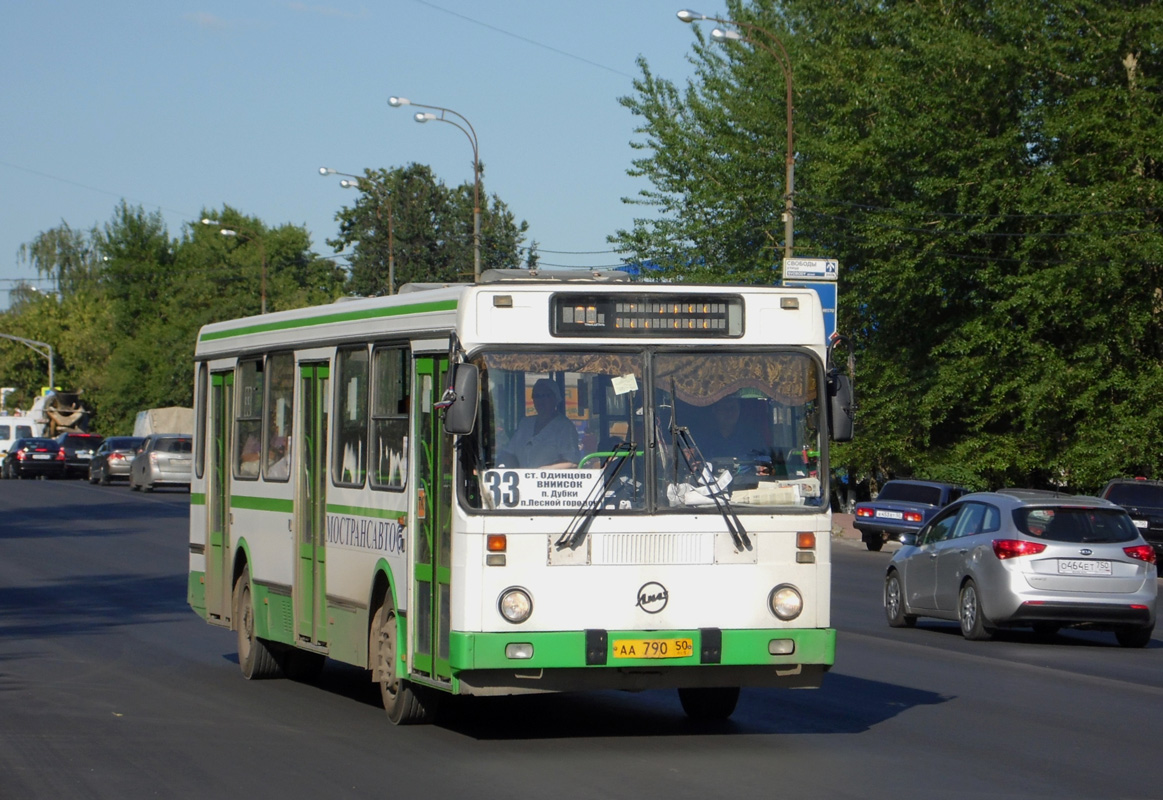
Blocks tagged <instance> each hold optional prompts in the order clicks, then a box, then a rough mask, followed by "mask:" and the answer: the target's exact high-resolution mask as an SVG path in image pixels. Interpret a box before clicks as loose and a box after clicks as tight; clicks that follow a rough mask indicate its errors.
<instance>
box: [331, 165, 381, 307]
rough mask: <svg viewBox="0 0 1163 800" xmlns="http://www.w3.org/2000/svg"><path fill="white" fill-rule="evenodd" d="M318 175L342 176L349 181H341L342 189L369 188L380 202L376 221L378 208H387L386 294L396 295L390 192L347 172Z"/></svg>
mask: <svg viewBox="0 0 1163 800" xmlns="http://www.w3.org/2000/svg"><path fill="white" fill-rule="evenodd" d="M319 174H320V175H323V176H324V177H326V176H328V175H343V176H344V177H346V178H351V180H342V181H340V182H339V185H340V186H341V187H342V188H344V189H359V190H360V191H367V189H368V188H369V187H370V188H371V189H372V191H374V192H375V193H376V195H377V196H378V197H379V199H380V202H379V203H377V204H376V219H377V220H381V219H382V217H381V216H380V207H381V206H383V205H386V206H387V207H388V294H395V293H396V254H395V236H394V234H393V232H392V228H393V227H394V226H393V223H392V198H391V192H384V193H382V194H381V193H380V189H379V186H377V185H376V184H375V183H372V182H371V181H369V180H367V179H366V178H361V177H360V176H358V175H352V174H350V173H348V172H339V171H338V170H334V169H331V167H320V168H319Z"/></svg>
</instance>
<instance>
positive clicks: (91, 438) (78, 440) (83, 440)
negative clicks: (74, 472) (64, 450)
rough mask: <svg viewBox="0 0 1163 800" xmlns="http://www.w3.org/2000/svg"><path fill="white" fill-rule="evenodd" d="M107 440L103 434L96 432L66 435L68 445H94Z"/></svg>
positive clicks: (95, 446) (65, 443)
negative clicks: (99, 434)
mask: <svg viewBox="0 0 1163 800" xmlns="http://www.w3.org/2000/svg"><path fill="white" fill-rule="evenodd" d="M104 440H105V437H103V436H96V435H94V434H71V435H69V436H66V437H65V440H64V442H62V444H64V445H65V446H66V447H93V448H97V447H100V446H101V442H103V441H104Z"/></svg>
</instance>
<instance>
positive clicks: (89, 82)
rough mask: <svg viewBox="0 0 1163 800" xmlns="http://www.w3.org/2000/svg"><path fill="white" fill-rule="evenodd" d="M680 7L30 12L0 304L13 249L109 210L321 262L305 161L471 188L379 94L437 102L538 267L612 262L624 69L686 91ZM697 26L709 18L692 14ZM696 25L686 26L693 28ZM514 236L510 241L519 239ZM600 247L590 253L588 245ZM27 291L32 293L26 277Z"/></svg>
mask: <svg viewBox="0 0 1163 800" xmlns="http://www.w3.org/2000/svg"><path fill="white" fill-rule="evenodd" d="M683 7H685V5H684V0H586V2H573V1H572V0H568V1H567V0H432V2H429V1H428V0H388V1H387V2H368V0H320V2H318V3H315V2H291V1H289V0H230V1H229V2H226V1H225V0H179V2H173V1H172V0H163V1H162V2H159V1H158V0H112V1H111V2H107V3H96V2H89V1H88V0H86V1H84V2H83V1H82V0H36V1H35V2H20V3H10V4H7V5H6V7H5V13H4V24H3V26H2V32H0V64H2V67H0V72H2V75H3V80H0V105H2V107H3V109H4V117H5V120H4V124H3V125H2V126H0V197H2V205H0V308H3V307H6V306H7V304H8V290H9V289H10V288H12V286H13V285H14V283H13V281H14V280H19V279H26V280H29V281H34V280H35V279H36V278H37V275H36V272H35V270H34V269H33V268H32V267H31V265H29V264H27V263H21V262H20V261H18V259H17V250H18V248H19V247H20V245H21V244H22V243H26V242H30V241H32V240H33V238H34V237H35V236H36V235H37V234H38V233H40V232H42V231H45V230H48V229H50V228H53V227H55V226H57V225H60V224H61V222H62V221H64V222H67V223H68V224H69V225H70V226H72V227H74V228H81V229H88V228H89V227H91V226H93V225H104V224H105V223H106V222H107V221H108V220H109V219H110V218H111V217H112V214H113V211H114V208H115V207H116V205H117V203H118V202H119V201H120V200H121V199H122V198H124V199H125V200H126V201H127V202H128V203H129V204H130V205H134V206H136V205H140V206H142V207H144V208H145V209H146V210H147V211H154V210H158V211H160V212H161V213H162V214H163V216H164V218H165V221H166V224H167V226H168V228H169V232H170V235H171V236H174V237H176V236H179V235H180V234H181V232H182V229H183V226H184V225H186V224H188V223H190V222H192V221H194V220H196V219H197V218H198V216H199V212H200V211H201V210H202V209H203V208H207V209H220V208H221V207H222V205H223V204H224V203H225V204H229V205H231V206H232V207H235V208H237V209H239V210H240V211H242V212H243V213H245V214H249V215H254V216H257V217H259V218H260V219H262V220H263V221H264V222H265V223H267V224H270V225H278V224H282V223H293V224H298V225H304V226H305V227H306V228H307V230H308V231H309V232H310V234H311V236H312V240H313V244H314V248H315V250H316V251H317V252H319V253H321V254H330V253H331V252H332V251H331V249H330V248H329V247H328V246H327V245H326V240H327V239H328V238H330V237H333V236H334V235H335V234H336V232H337V226H336V223H335V213H336V211H338V209H339V208H340V207H341V206H343V205H345V204H347V205H349V204H351V203H352V202H353V201H354V199H355V198H354V195H352V194H350V193H348V192H345V191H344V190H343V189H341V188H340V187H339V180H338V179H337V178H336V177H334V176H333V177H330V178H323V177H321V176H320V175H319V172H318V170H319V167H321V166H329V167H332V168H334V169H337V170H339V171H341V172H352V173H359V172H361V171H362V170H363V169H365V168H367V167H373V168H380V167H383V168H389V169H390V168H394V167H399V166H403V165H405V164H408V163H411V162H419V163H422V164H429V165H431V166H432V168H433V169H434V170H435V172H436V174H437V176H438V177H439V178H440V179H441V180H443V181H444V182H445V183H446V184H448V185H456V184H460V183H462V182H465V181H469V180H471V179H472V148H471V145H470V144H469V140H468V138H467V137H466V136H465V135H464V134H463V133H461V132H460V131H458V130H457V129H456V128H454V127H452V126H451V125H444V124H439V123H428V124H425V125H420V124H417V123H416V122H414V121H413V119H412V114H413V113H414V112H415V109H412V110H411V111H409V110H408V109H406V108H399V109H394V108H391V107H390V106H388V104H387V98H388V97H389V96H392V95H399V96H403V97H407V98H409V99H411V100H413V101H415V102H418V103H426V104H429V105H437V106H444V107H446V108H451V109H454V110H456V111H458V112H460V113H461V114H463V115H464V116H465V117H467V118H468V119H469V121H470V122H471V123H472V125H473V127H474V128H475V129H476V132H477V136H478V138H479V141H480V154H481V161H482V162H483V163H484V165H485V171H486V174H485V181H486V187H487V190H488V191H489V192H490V193H495V194H497V195H499V196H500V197H501V198H502V199H503V200H504V201H505V202H506V203H508V204H509V207H510V209H511V210H512V211H513V213H514V214H515V215H516V217H517V219H519V220H520V219H524V220H526V221H528V223H529V239H530V240H532V239H536V240H537V242H538V243H539V245H540V247H541V250H542V260H543V263H545V264H546V265H560V266H576V267H591V266H610V265H614V264H616V263H618V259H617V257H616V255H615V254H613V253H611V252H608V251H609V250H610V246H609V244H607V242H606V236H607V235H609V234H611V233H613V232H614V231H615V230H616V229H618V228H627V227H629V226H630V225H631V223H632V220H633V218H634V216H636V215H638V216H641V215H642V209H641V207H637V208H636V207H633V206H628V205H626V204H624V203H622V202H621V198H622V197H625V196H630V195H633V194H635V193H637V192H638V191H639V190H640V189H643V188H647V184H645V183H644V182H643V181H641V180H634V179H631V178H630V177H629V176H627V174H626V171H627V169H628V168H629V167H630V165H631V160H632V159H633V158H634V157H635V153H636V151H634V150H632V149H631V147H630V145H629V143H630V141H631V140H633V139H635V138H639V137H636V136H635V134H634V132H633V129H634V126H635V124H636V121H635V118H634V117H632V116H631V115H630V113H629V112H628V111H626V110H625V109H624V108H623V107H622V106H620V105H619V104H618V98H619V97H621V96H624V95H629V94H632V86H631V82H632V80H633V79H634V78H636V77H638V76H639V75H640V70H639V69H638V67H637V66H636V64H635V59H636V58H637V57H638V56H639V55H642V56H644V57H645V58H646V59H647V61H648V63H649V64H650V67H651V69H652V71H654V72H655V74H658V75H660V76H663V77H666V78H669V79H671V80H673V81H675V82H676V83H678V84H679V85H684V84H685V83H686V80H687V78H688V77H689V76H690V74H691V72H692V70H691V67H690V64H689V63H688V61H687V58H688V56H689V54H690V51H691V44H692V41H693V38H692V37H693V32H692V31H691V29H690V27H689V26H687V25H684V24H682V23H681V22H679V21H678V20H677V18H676V17H675V12H676V11H678V10H679V9H680V8H683ZM695 8H696V9H698V10H699V11H702V12H703V13H708V14H709V13H715V12H717V11H719V10H720V9H719V8H718V7H717V6H714V5H712V6H699V5H697V4H696V5H695ZM703 24H706V23H703ZM527 241H528V240H527ZM601 251H606V252H601ZM33 285H36V286H38V287H39V288H43V289H45V290H50V289H51V288H52V287H51V285H49V284H46V283H39V284H37V283H34V284H33Z"/></svg>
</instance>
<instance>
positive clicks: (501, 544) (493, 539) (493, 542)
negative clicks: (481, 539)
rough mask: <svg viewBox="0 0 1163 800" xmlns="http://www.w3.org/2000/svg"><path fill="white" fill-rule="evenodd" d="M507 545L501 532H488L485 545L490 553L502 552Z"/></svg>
mask: <svg viewBox="0 0 1163 800" xmlns="http://www.w3.org/2000/svg"><path fill="white" fill-rule="evenodd" d="M507 546H508V542H507V541H506V540H505V534H503V533H490V534H489V537H488V539H486V540H485V547H487V548H488V551H489V552H490V553H503V552H505V548H506V547H507Z"/></svg>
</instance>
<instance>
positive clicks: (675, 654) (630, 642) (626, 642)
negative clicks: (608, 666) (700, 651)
mask: <svg viewBox="0 0 1163 800" xmlns="http://www.w3.org/2000/svg"><path fill="white" fill-rule="evenodd" d="M694 651H695V646H694V642H693V641H692V640H691V639H615V640H614V658H686V657H687V656H689V655H692V654H693V653H694Z"/></svg>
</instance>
